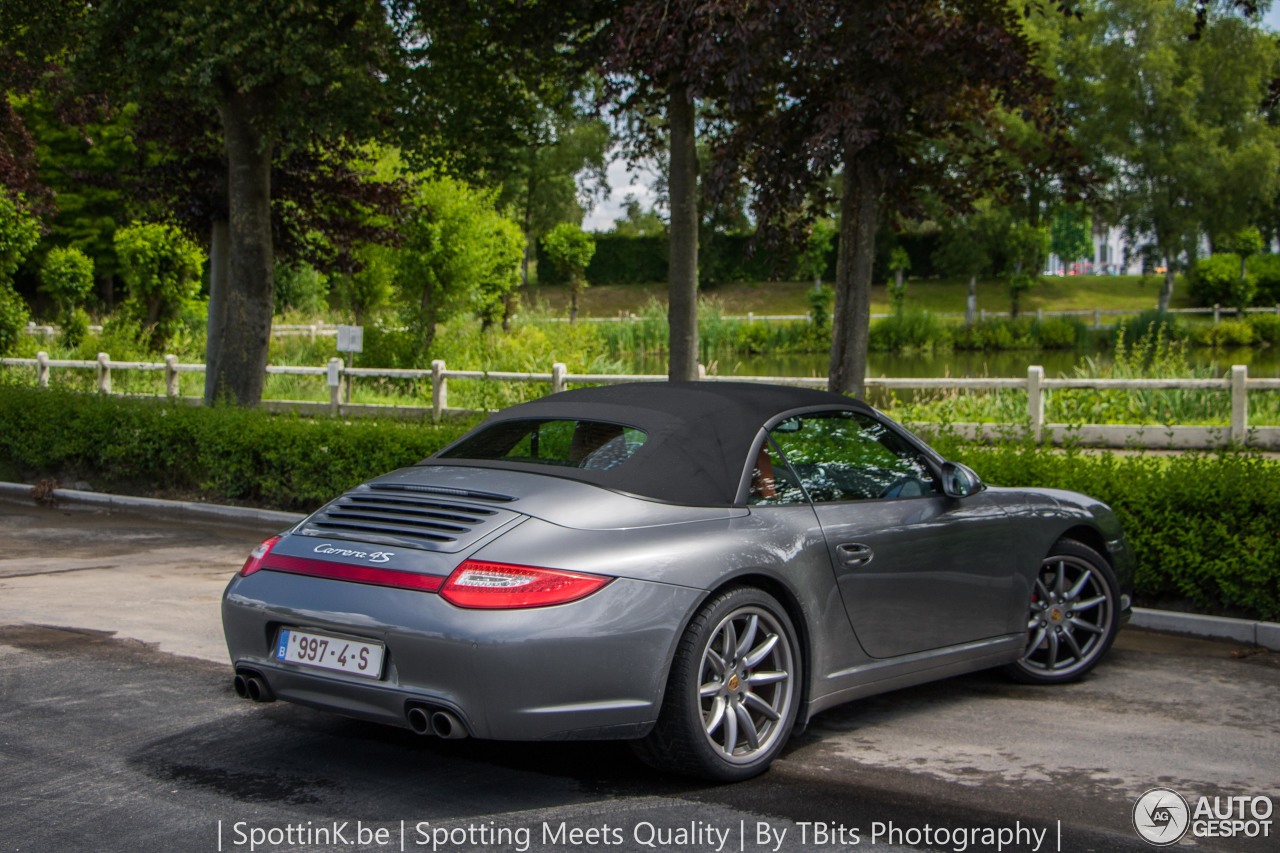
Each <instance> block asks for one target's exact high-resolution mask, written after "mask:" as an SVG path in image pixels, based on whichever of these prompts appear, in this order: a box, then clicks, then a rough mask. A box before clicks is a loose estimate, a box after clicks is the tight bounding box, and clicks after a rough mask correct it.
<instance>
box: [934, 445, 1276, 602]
mask: <svg viewBox="0 0 1280 853" xmlns="http://www.w3.org/2000/svg"><path fill="white" fill-rule="evenodd" d="M956 458H958V459H960V460H961V461H963V462H965V464H967V465H970V466H971V467H973V468H974V469H975V470H976V471H978V472H979V473H980V474H981V475H982V476H983V477H984V479H986V480H988V481H989V482H992V483H998V484H1000V485H1005V486H1032V485H1034V486H1048V487H1054V488H1063V489H1072V490H1075V491H1079V492H1084V493H1086V494H1089V495H1092V496H1093V497H1096V498H1099V499H1101V500H1103V501H1105V502H1106V503H1108V504H1110V505H1111V507H1112V508H1113V509H1115V511H1116V514H1117V515H1118V516H1119V518H1120V520H1121V522H1122V523H1123V524H1124V529H1125V533H1126V534H1127V536H1128V538H1129V543H1130V545H1131V546H1132V549H1133V553H1134V556H1135V558H1136V561H1137V566H1136V569H1137V571H1136V574H1135V585H1136V593H1137V603H1139V604H1142V605H1147V606H1151V605H1159V606H1175V607H1178V606H1190V607H1192V608H1194V609H1197V610H1201V611H1207V612H1212V613H1221V614H1228V615H1233V616H1242V617H1245V618H1252V619H1268V620H1276V619H1280V536H1277V535H1276V531H1277V530H1280V491H1278V490H1277V489H1276V488H1275V483H1277V482H1280V460H1276V459H1268V458H1266V457H1263V456H1261V455H1257V454H1251V453H1227V452H1224V453H1214V454H1209V453H1186V454H1179V455H1174V456H1156V455H1117V454H1113V453H1100V454H1094V453H1085V452H1069V451H1068V452H1065V453H1062V452H1052V451H1044V450H1037V449H1033V448H1030V447H998V448H975V447H969V448H961V449H958V450H957V451H956Z"/></svg>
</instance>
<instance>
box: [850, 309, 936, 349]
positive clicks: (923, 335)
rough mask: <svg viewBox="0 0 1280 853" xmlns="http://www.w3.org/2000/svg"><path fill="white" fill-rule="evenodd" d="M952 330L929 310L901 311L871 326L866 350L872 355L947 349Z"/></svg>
mask: <svg viewBox="0 0 1280 853" xmlns="http://www.w3.org/2000/svg"><path fill="white" fill-rule="evenodd" d="M950 346H951V329H950V328H948V327H947V326H946V325H944V324H943V322H942V321H941V320H939V319H938V318H937V317H935V316H934V315H932V314H930V313H929V312H928V311H903V312H902V313H901V314H894V315H892V316H889V317H885V318H884V319H882V320H877V321H876V322H874V323H872V324H871V332H870V336H869V340H868V344H867V348H868V349H870V350H871V351H873V352H900V351H902V350H933V349H947V348H948V347H950Z"/></svg>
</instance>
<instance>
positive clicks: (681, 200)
mask: <svg viewBox="0 0 1280 853" xmlns="http://www.w3.org/2000/svg"><path fill="white" fill-rule="evenodd" d="M668 94H669V95H670V102H669V105H668V107H667V119H668V121H669V123H670V125H671V158H670V173H669V175H668V178H667V187H668V190H669V192H670V196H671V253H670V261H669V266H668V268H667V323H668V328H669V330H670V337H669V339H668V348H669V349H670V352H671V355H670V361H669V362H668V368H667V376H668V378H669V379H671V380H672V381H673V382H674V381H678V380H686V379H687V380H694V379H697V378H698V150H697V144H696V140H695V138H694V124H693V123H694V110H693V99H692V98H691V97H690V96H689V90H688V88H686V87H685V86H683V85H681V84H679V83H672V84H671V88H670V90H669V92H668Z"/></svg>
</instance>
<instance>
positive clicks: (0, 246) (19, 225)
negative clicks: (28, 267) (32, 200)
mask: <svg viewBox="0 0 1280 853" xmlns="http://www.w3.org/2000/svg"><path fill="white" fill-rule="evenodd" d="M19 201H21V199H19ZM39 241H40V225H39V223H37V221H36V218H35V216H34V215H32V213H31V212H30V211H29V210H27V209H26V208H25V207H23V206H22V205H21V204H19V203H17V202H15V201H14V200H13V199H11V198H10V197H9V196H8V194H7V193H5V192H2V191H0V286H9V285H11V284H12V283H13V274H14V273H16V272H17V271H18V267H20V266H21V265H22V262H23V261H24V260H25V259H26V257H27V255H28V254H30V253H31V250H32V249H34V248H35V246H36V243H38V242H39Z"/></svg>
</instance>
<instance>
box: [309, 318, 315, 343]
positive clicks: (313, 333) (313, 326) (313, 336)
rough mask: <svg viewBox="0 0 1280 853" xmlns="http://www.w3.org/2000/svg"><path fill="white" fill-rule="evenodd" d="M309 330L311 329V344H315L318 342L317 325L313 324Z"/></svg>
mask: <svg viewBox="0 0 1280 853" xmlns="http://www.w3.org/2000/svg"><path fill="white" fill-rule="evenodd" d="M309 328H310V329H311V343H313V344H314V343H315V342H316V324H315V323H312V324H311V326H310V327H309Z"/></svg>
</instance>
